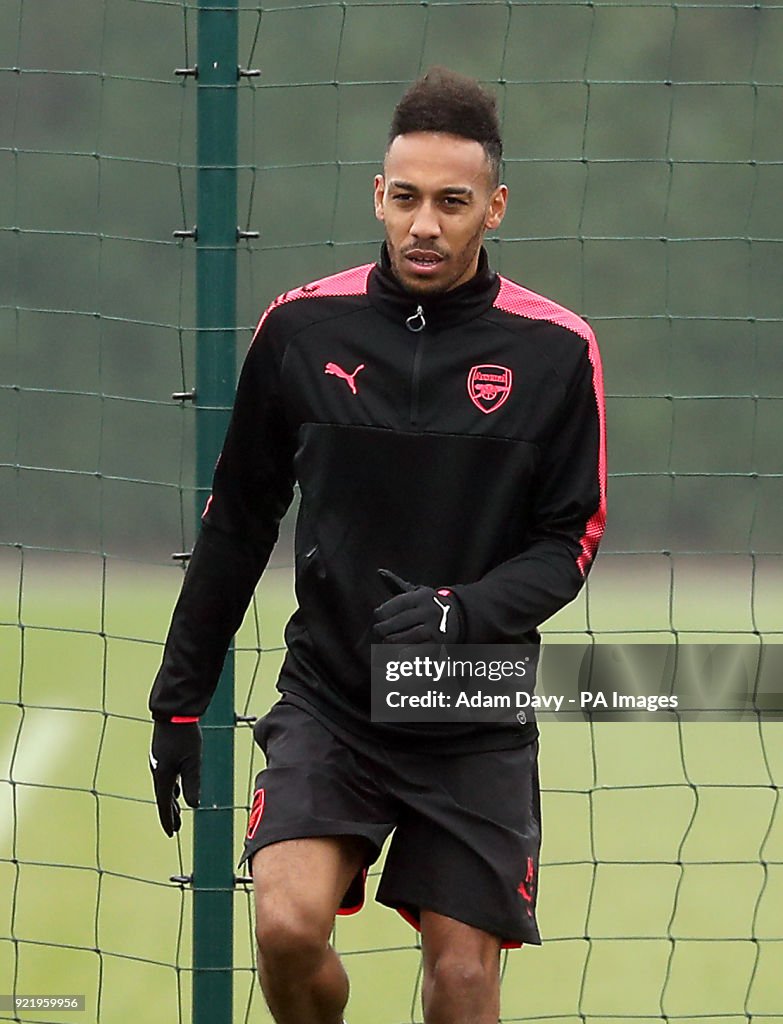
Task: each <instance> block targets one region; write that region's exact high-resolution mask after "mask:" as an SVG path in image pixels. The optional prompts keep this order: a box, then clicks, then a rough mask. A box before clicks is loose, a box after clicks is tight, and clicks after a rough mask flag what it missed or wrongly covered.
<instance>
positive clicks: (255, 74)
mask: <svg viewBox="0 0 783 1024" xmlns="http://www.w3.org/2000/svg"><path fill="white" fill-rule="evenodd" d="M260 77H261V71H260V69H259V68H237V80H239V79H240V78H260Z"/></svg>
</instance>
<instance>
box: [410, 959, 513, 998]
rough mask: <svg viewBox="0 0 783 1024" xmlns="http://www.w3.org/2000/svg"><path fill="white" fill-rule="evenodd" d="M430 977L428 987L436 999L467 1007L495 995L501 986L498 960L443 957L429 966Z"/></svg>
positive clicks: (426, 981)
mask: <svg viewBox="0 0 783 1024" xmlns="http://www.w3.org/2000/svg"><path fill="white" fill-rule="evenodd" d="M426 974H427V975H428V976H427V978H426V979H425V984H426V986H427V987H428V988H429V990H430V993H431V994H432V995H433V996H436V997H437V996H438V995H441V996H448V998H449V999H453V1000H455V1001H459V1002H461V1003H466V1004H467V1003H469V1002H470V1000H471V999H473V998H475V997H476V996H486V995H489V994H491V993H493V992H494V990H495V988H496V987H497V984H498V964H497V961H496V960H492V959H490V958H483V959H482V958H481V957H480V956H470V955H462V954H459V953H443V954H441V955H440V956H439V957H437V958H436V959H434V960H433V961H432V962H431V963H430V964H429V965H428V966H427V969H426Z"/></svg>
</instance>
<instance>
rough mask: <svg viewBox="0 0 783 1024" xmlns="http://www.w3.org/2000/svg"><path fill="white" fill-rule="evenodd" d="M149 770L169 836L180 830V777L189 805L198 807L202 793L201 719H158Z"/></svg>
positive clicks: (165, 829)
mask: <svg viewBox="0 0 783 1024" xmlns="http://www.w3.org/2000/svg"><path fill="white" fill-rule="evenodd" d="M150 769H151V771H152V782H153V785H154V787H155V800H156V802H157V804H158V817H159V818H160V823H161V825H162V826H163V831H164V832H165V833H166V835H167V836H173V835H174V833H175V832H179V827H180V825H181V824H182V816H181V814H180V810H179V803H178V802H177V797H178V796H179V794H180V788H179V783H178V782H177V778H178V777H179V778H181V780H182V794H183V796H184V797H185V802H186V803H187V805H188V806H189V807H198V801H199V796H200V793H201V727H200V726H199V724H198V720H195V721H193V720H191V721H187V722H155V727H154V729H153V732H152V748H151V749H150Z"/></svg>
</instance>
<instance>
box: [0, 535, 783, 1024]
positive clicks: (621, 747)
mask: <svg viewBox="0 0 783 1024" xmlns="http://www.w3.org/2000/svg"><path fill="white" fill-rule="evenodd" d="M0 579H1V580H2V587H0V623H2V624H1V625H0V671H1V672H2V676H1V677H0V678H2V703H0V894H1V895H0V993H2V992H10V991H11V989H12V987H13V984H14V977H15V974H16V987H17V989H18V990H19V991H26V992H31V993H44V992H53V993H85V994H86V995H87V1001H88V1010H87V1012H86V1013H85V1014H83V1015H79V1014H74V1013H63V1014H60V1015H59V1016H58V1015H56V1014H51V1013H49V1014H47V1015H42V1014H37V1015H35V1014H31V1015H29V1016H27V1017H24V1016H23V1017H21V1018H19V1019H21V1020H24V1021H27V1020H38V1021H40V1020H43V1019H46V1020H51V1021H60V1020H62V1021H65V1022H66V1024H67V1022H69V1021H71V1022H73V1021H75V1020H77V1019H78V1020H85V1021H92V1020H96V1019H97V1018H98V1010H100V1020H101V1021H103V1022H107V1024H115V1022H116V1024H120V1022H124V1021H128V1020H134V1019H138V1020H144V1021H147V1022H150V1024H157V1022H161V1024H163V1022H166V1024H169V1022H173V1021H177V1019H178V1016H177V1015H178V1012H179V1011H178V1005H179V1003H178V995H177V990H178V984H179V985H180V987H181V993H182V1006H183V1014H184V1018H183V1019H184V1021H185V1022H187V1021H188V1020H189V1018H188V1008H189V998H190V997H189V988H190V975H189V972H188V967H189V964H190V949H189V910H190V895H189V893H187V892H182V891H181V890H180V889H179V888H177V887H176V886H174V885H171V884H170V883H169V882H168V878H169V876H170V875H172V874H179V873H181V872H182V871H183V870H185V871H187V870H188V869H189V866H190V862H191V850H190V843H191V834H192V832H191V830H192V817H191V815H190V814H189V813H188V814H186V820H185V825H184V828H183V833H182V836H181V838H180V839H179V840H176V841H170V840H168V839H166V837H165V836H164V835H163V833H162V832H161V830H160V828H159V826H158V824H157V818H156V815H155V810H154V805H153V803H152V800H151V786H150V782H149V777H148V769H147V765H146V758H147V748H148V743H149V735H150V728H149V723H148V721H147V714H146V698H147V693H148V690H149V686H150V682H151V679H152V677H153V675H154V672H155V670H156V668H157V664H158V661H159V657H160V644H161V643H162V640H163V638H164V635H165V631H166V628H167V625H168V620H169V617H170V612H171V607H172V605H173V602H174V599H175V597H176V593H177V591H178V588H179V584H180V575H179V573H178V572H177V571H176V570H170V569H168V568H157V569H156V568H152V567H149V566H144V567H140V566H136V567H134V566H132V565H130V564H125V563H120V562H117V561H110V562H109V563H108V565H107V570H106V575H105V577H104V574H103V568H102V565H101V562H100V560H99V559H94V558H89V557H86V556H84V557H80V556H70V557H68V558H62V559H61V560H60V561H59V562H53V561H52V560H51V559H47V558H44V557H43V556H36V555H32V554H27V555H26V557H25V561H24V571H23V573H20V562H19V556H18V554H17V553H12V552H7V551H6V552H3V554H2V558H0ZM20 579H21V581H22V587H21V593H20V586H19V581H20ZM775 580H777V582H778V583H779V577H774V578H771V580H770V581H768V582H767V583H766V584H765V586H766V590H764V591H763V594H762V591H761V590H759V593H758V595H757V596H759V601H757V614H761V615H762V616H767V617H768V620H769V621H770V622H771V621H772V618H773V616H772V608H773V607H774V605H775V602H777V607H778V608H779V598H780V593H781V591H780V589H779V587H778V586H777V584H776V583H775ZM653 584H654V585H653ZM682 588H683V592H685V593H687V594H688V595H691V594H692V593H694V592H695V591H696V584H695V583H694V580H693V579H691V578H689V577H687V576H683V578H682ZM726 589H727V591H730V595H731V597H730V599H731V601H732V602H733V603H734V610H733V615H732V614H730V612H731V609H730V611H729V612H727V610H726V603H727V600H726V597H725V594H721V593H719V592H716V588H714V587H712V586H705V587H702V588H701V598H700V599H699V600H698V601H696V600H693V599H692V598H691V597H689V600H688V601H687V602H685V601H684V599H682V594H681V592H680V590H679V589H676V594H675V597H676V600H675V602H674V603H675V606H676V605H677V602H679V604H680V610H679V612H677V611H676V609H675V613H676V614H680V615H682V616H684V617H685V620H687V624H685V625H683V624H681V623H680V624H679V625H680V628H684V629H688V628H690V629H692V630H693V633H694V635H696V634H697V633H698V631H699V630H701V629H708V628H710V627H709V623H710V622H716V621H719V622H720V624H721V628H725V629H727V630H734V631H740V630H743V629H747V628H748V611H747V609H748V594H747V588H746V589H745V591H741V592H738V591H737V589H736V588H726ZM761 596H764V601H760V597H761ZM291 606H292V595H291V585H290V579H289V575H288V573H287V572H286V571H284V570H273V571H270V572H269V573H268V574H267V576H266V577H265V579H264V581H263V582H262V585H261V588H260V590H259V607H260V608H261V610H262V618H261V627H260V633H259V628H258V627H257V624H256V621H255V617H254V614H252V613H251V614H250V615H249V616H248V619H247V620H246V623H245V625H244V627H243V629H242V631H241V633H240V636H239V640H238V647H239V650H238V655H237V671H238V680H237V707H238V708H239V709H240V710H243V709H245V708H248V709H249V710H250V711H251V712H253V713H256V714H261V713H263V712H264V711H265V710H266V708H267V707H269V705H270V704H271V703H272V701H273V700H274V682H275V679H276V674H277V669H278V667H279V663H280V659H281V651H280V648H279V644H280V633H281V628H282V624H283V623H284V622H285V619H286V618H287V615H288V613H289V611H290V608H291ZM612 607H613V608H614V609H615V615H614V618H613V619H612V618H611V609H612ZM671 614H672V609H671V606H670V603H669V600H668V591H667V589H666V586H664V587H663V589H661V580H658V578H657V576H655V574H648V575H647V576H639V575H636V576H633V577H631V578H630V582H629V578H628V577H627V576H620V575H619V574H616V573H613V572H612V570H611V567H610V568H608V569H607V572H606V573H605V574H604V576H599V575H598V573H596V577H595V585H594V587H593V588H592V591H591V597H590V601H589V602H588V601H587V600H586V599H585V598H582V599H580V601H578V602H577V603H576V604H575V605H574V606H573V607H572V608H571V609H569V610H567V611H566V612H564V613H562V614H561V616H559V617H558V619H557V620H556V621H555V622H554V623H553V624H552V625H553V627H554V628H555V629H556V630H558V631H563V630H568V631H576V633H577V634H578V632H579V631H581V630H584V628H585V625H586V622H587V617H588V615H589V616H590V617H591V619H592V621H591V625H592V626H593V627H594V628H610V627H609V626H607V625H605V623H607V622H610V621H612V622H614V623H615V624H616V625H615V628H619V629H624V630H628V631H632V630H636V629H650V630H655V629H665V628H667V626H668V625H670V624H671ZM22 627H23V628H22ZM770 628H774V627H770ZM259 638H260V641H261V643H262V645H263V646H264V647H265V648H267V652H266V653H264V654H263V655H262V656H261V657H258V656H257V655H256V653H255V651H254V648H256V647H257V646H258V641H259ZM782 739H783V726H781V724H780V723H762V724H761V725H760V726H759V725H757V724H753V723H744V722H743V723H733V724H718V723H709V724H705V723H685V724H682V725H680V726H679V727H678V726H676V725H674V724H666V723H659V724H646V723H629V724H622V725H618V724H617V723H605V724H603V725H593V726H590V725H587V724H584V723H582V724H562V723H557V722H550V723H546V724H545V725H544V727H543V740H542V754H541V767H542V783H543V787H544V851H543V867H542V872H541V894H540V908H539V909H540V925H541V930H542V933H543V935H544V938H545V944H544V945H543V946H542V947H541V948H531V949H523V950H521V951H515V952H512V953H510V954H509V955H508V957H507V959H506V960H505V963H504V976H503V1018H504V1020H514V1019H525V1020H544V1019H552V1018H554V1017H556V1018H558V1019H559V1020H562V1021H563V1022H564V1024H572V1022H573V1024H576V1022H577V1021H579V1020H583V1019H584V1018H585V1017H586V1018H588V1019H589V1020H590V1021H602V1022H603V1021H609V1020H612V1021H615V1022H617V1021H630V1020H635V1021H640V1020H648V1019H649V1020H654V1019H660V1018H661V1016H662V1014H665V1015H666V1016H668V1017H670V1018H673V1019H681V1018H686V1017H691V1016H698V1017H700V1019H701V1020H703V1021H710V1022H712V1021H715V1022H717V1021H718V1020H720V1021H722V1022H726V1021H734V1020H736V1021H741V1020H746V1019H747V1018H748V1017H749V1016H753V1018H754V1019H755V1018H756V1017H758V1018H759V1019H761V1018H764V1019H765V1020H768V1021H774V1022H776V1024H783V1003H782V1002H781V997H780V991H781V990H780V963H781V960H780V957H781V950H783V945H782V943H783V812H782V811H781V810H780V805H779V804H780V801H779V795H780V794H779V787H780V784H781V781H782V780H783V743H781V740H782ZM237 746H238V758H237V772H236V793H237V804H238V806H239V808H240V809H238V811H237V816H236V834H237V850H239V845H240V837H241V834H242V832H243V830H244V824H245V812H244V810H243V809H242V807H243V805H246V803H247V799H248V794H249V792H250V788H251V782H252V777H253V775H254V773H255V771H257V770H258V768H259V767H260V766H261V765H260V757H259V756H258V755H257V753H256V751H254V749H253V746H252V742H251V735H250V731H249V730H248V729H243V730H241V731H240V733H239V735H238V743H237ZM11 780H13V781H11ZM776 787H778V788H776ZM376 881H377V872H374V873H373V876H372V877H371V879H370V885H369V890H370V891H369V895H370V896H372V893H373V891H374V888H375V884H376ZM236 921H237V927H236V942H235V962H236V965H237V975H236V978H237V980H236V996H235V1012H234V1019H235V1021H237V1022H238V1021H242V1020H244V1019H245V1015H246V1012H247V1005H248V1002H249V1001H250V1003H251V1006H250V1011H249V1019H250V1020H252V1021H258V1022H261V1024H263V1022H268V1021H269V1017H268V1015H267V1013H266V1011H265V1009H264V1008H263V1006H262V1000H261V998H260V994H259V992H258V988H257V985H256V983H255V980H254V976H253V971H252V959H253V951H252V921H251V916H250V906H249V899H248V896H247V895H246V894H245V893H244V892H241V891H240V892H238V893H237V897H236ZM336 942H337V945H338V947H339V949H340V950H341V952H342V953H343V954H344V956H345V962H346V965H347V967H348V969H349V972H350V974H351V978H352V982H353V993H352V1000H351V1004H350V1006H349V1014H348V1017H349V1020H350V1022H351V1024H365V1022H367V1024H398V1022H403V1021H411V1020H419V1019H420V1009H419V1002H418V990H417V983H418V977H419V953H418V950H417V948H416V938H415V935H414V933H413V932H412V931H411V929H410V928H409V927H408V926H407V925H406V924H405V923H404V922H403V921H402V920H401V919H399V918H398V917H397V915H396V914H394V913H393V912H391V911H388V910H386V909H384V908H382V907H380V906H378V905H377V904H375V903H374V902H372V900H369V901H368V903H367V905H366V907H365V909H364V910H363V911H362V912H361V913H360V914H359V915H357V916H355V917H353V918H348V919H341V920H339V922H338V924H337V929H336ZM98 992H100V1007H98V1006H97V1005H96V998H97V994H98ZM0 1019H9V1020H10V1019H13V1018H12V1016H11V1015H6V1016H2V1015H0Z"/></svg>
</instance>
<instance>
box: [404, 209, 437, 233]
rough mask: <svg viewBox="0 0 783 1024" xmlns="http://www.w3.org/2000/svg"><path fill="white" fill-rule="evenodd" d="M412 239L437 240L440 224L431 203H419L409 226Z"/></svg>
mask: <svg viewBox="0 0 783 1024" xmlns="http://www.w3.org/2000/svg"><path fill="white" fill-rule="evenodd" d="M411 234H412V235H413V237H414V238H437V237H438V236H439V235H440V223H439V222H438V216H437V211H436V210H435V209H434V208H433V206H432V204H431V203H420V204H419V206H418V207H417V208H416V213H415V216H414V218H413V223H412V224H411Z"/></svg>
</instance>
